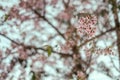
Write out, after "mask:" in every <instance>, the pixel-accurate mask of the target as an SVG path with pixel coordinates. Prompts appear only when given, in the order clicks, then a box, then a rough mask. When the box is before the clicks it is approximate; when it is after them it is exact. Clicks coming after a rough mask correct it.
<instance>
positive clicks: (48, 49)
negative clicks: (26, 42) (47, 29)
mask: <svg viewBox="0 0 120 80" xmlns="http://www.w3.org/2000/svg"><path fill="white" fill-rule="evenodd" d="M45 49H46V51H47V53H48V56H50V55H51V53H52V50H53V48H52V47H51V46H50V45H45Z"/></svg>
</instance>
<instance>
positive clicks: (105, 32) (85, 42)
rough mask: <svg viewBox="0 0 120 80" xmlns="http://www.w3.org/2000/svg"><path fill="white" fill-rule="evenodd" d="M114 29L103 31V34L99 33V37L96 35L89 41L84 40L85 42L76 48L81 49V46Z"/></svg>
mask: <svg viewBox="0 0 120 80" xmlns="http://www.w3.org/2000/svg"><path fill="white" fill-rule="evenodd" d="M115 29H116V28H111V29H109V30H107V31H105V32H103V33H101V34H99V35H97V36H95V37H93V38H91V39H89V40H86V41H85V42H83V43H82V44H80V45H79V46H78V48H80V47H82V46H83V45H85V44H87V43H88V42H90V41H92V40H94V39H96V38H99V37H101V36H103V35H105V34H106V33H108V32H112V31H114V30H115Z"/></svg>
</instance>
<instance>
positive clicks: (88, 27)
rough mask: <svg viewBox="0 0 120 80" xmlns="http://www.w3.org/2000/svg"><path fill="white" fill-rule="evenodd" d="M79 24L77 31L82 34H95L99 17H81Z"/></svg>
mask: <svg viewBox="0 0 120 80" xmlns="http://www.w3.org/2000/svg"><path fill="white" fill-rule="evenodd" d="M78 23H79V26H77V27H76V28H77V32H79V33H80V34H86V35H87V36H89V37H90V36H93V35H94V34H95V32H96V26H95V24H96V23H97V18H96V16H95V15H86V16H82V17H80V19H79V21H78Z"/></svg>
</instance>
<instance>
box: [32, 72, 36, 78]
mask: <svg viewBox="0 0 120 80" xmlns="http://www.w3.org/2000/svg"><path fill="white" fill-rule="evenodd" d="M32 73H33V75H32V79H31V80H36V76H35V72H32Z"/></svg>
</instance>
